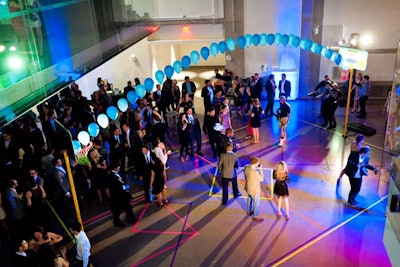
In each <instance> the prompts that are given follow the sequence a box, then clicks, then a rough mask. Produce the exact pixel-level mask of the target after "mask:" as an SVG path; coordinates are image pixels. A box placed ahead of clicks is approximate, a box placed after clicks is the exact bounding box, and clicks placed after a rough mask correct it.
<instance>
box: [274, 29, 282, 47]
mask: <svg viewBox="0 0 400 267" xmlns="http://www.w3.org/2000/svg"><path fill="white" fill-rule="evenodd" d="M281 38H282V34H280V33H279V32H278V33H275V44H277V45H278V44H280V43H281V41H282V40H281Z"/></svg>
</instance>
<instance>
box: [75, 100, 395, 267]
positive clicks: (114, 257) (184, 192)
mask: <svg viewBox="0 0 400 267" xmlns="http://www.w3.org/2000/svg"><path fill="white" fill-rule="evenodd" d="M195 104H196V108H197V109H198V110H197V111H198V113H199V114H201V113H202V111H201V108H200V107H201V106H202V99H201V98H199V97H197V98H196V103H195ZM290 104H291V106H292V112H291V119H290V124H289V126H288V141H287V144H286V145H285V146H283V147H279V146H278V141H279V128H278V124H277V120H276V119H275V118H265V120H264V121H263V122H262V126H261V129H260V136H261V137H260V141H261V143H260V144H258V145H255V144H251V143H250V142H249V140H248V139H245V136H246V135H247V124H246V122H245V121H243V120H242V118H240V117H237V116H236V113H235V112H234V111H233V124H234V126H235V127H234V128H235V129H236V131H235V137H236V139H235V140H236V142H237V143H240V145H241V147H240V149H239V150H238V151H237V155H238V156H239V157H240V162H241V165H242V166H245V165H246V164H247V163H248V162H249V157H250V156H258V157H260V158H261V162H262V164H263V166H264V168H265V169H266V171H265V172H264V178H265V179H264V182H263V184H262V195H263V197H262V200H261V204H260V215H261V217H263V218H264V221H263V222H254V221H253V220H252V219H251V217H249V216H247V215H246V192H245V190H244V188H243V185H244V180H243V173H242V172H240V175H239V189H240V192H241V193H242V197H240V198H239V199H237V200H235V199H233V198H232V196H230V199H229V201H228V205H227V206H222V205H221V186H220V184H219V183H218V179H214V172H215V167H216V164H217V160H214V159H213V158H212V153H211V150H210V148H209V145H208V142H207V140H206V137H205V136H203V139H204V143H203V149H202V151H203V152H204V156H202V157H200V156H196V157H195V158H194V159H193V160H189V161H186V162H184V163H181V162H180V161H179V155H178V154H177V153H176V151H177V149H178V145H177V140H176V126H174V125H173V124H170V126H171V127H170V131H169V134H168V138H167V139H168V140H167V142H166V143H167V146H168V147H169V148H170V149H171V150H172V151H173V154H172V155H171V156H170V157H169V166H170V168H169V169H168V170H167V175H168V183H167V184H168V189H167V190H168V196H169V201H170V203H169V205H168V206H165V207H163V208H159V207H158V206H157V204H156V202H154V203H152V204H150V205H149V204H146V203H144V202H143V192H142V191H141V188H140V187H139V186H136V185H134V186H133V190H134V191H133V192H132V193H133V196H134V201H133V209H134V212H135V214H136V216H137V217H138V219H139V222H138V223H136V224H135V225H133V226H129V227H126V228H122V229H121V228H116V227H113V226H112V221H111V216H110V214H109V212H107V211H105V212H104V213H103V214H101V216H98V217H97V218H96V219H89V218H88V214H90V213H91V212H90V211H89V210H86V211H85V209H83V211H82V212H83V216H84V217H85V221H86V224H85V229H86V231H87V233H88V236H89V238H90V240H91V243H92V255H93V258H94V260H95V262H96V263H97V265H98V266H175V267H180V266H231V267H232V266H392V265H393V264H391V263H390V260H389V258H388V256H387V254H386V251H385V247H384V245H383V242H382V239H383V230H384V225H385V212H386V202H387V201H386V197H387V187H388V182H387V172H386V170H385V169H386V168H387V164H388V163H387V162H386V161H387V158H390V155H388V153H387V152H384V151H383V149H382V147H383V140H384V127H385V126H384V121H383V116H382V107H383V104H384V101H372V100H370V101H369V102H368V107H367V112H368V115H367V117H366V118H365V119H357V118H356V114H350V121H354V122H361V123H364V124H366V125H369V126H372V127H374V128H376V130H377V133H376V134H375V135H374V136H371V137H368V136H367V137H366V144H367V145H369V146H370V147H371V153H370V154H371V160H370V163H371V164H372V165H374V166H377V167H378V168H379V169H381V172H380V173H379V174H378V175H375V174H373V173H371V172H370V175H369V176H368V177H365V178H364V179H363V184H362V188H361V192H360V195H359V197H358V201H359V202H360V204H359V207H358V208H354V207H350V206H348V205H347V204H346V199H347V195H348V192H349V181H348V178H347V177H346V176H345V177H344V178H343V179H342V182H341V183H340V185H339V186H337V185H336V179H337V177H338V175H339V173H340V171H341V169H342V168H343V167H344V166H345V164H346V161H347V157H348V154H349V149H350V143H351V142H352V141H353V140H354V138H355V136H356V133H354V132H349V133H348V135H347V138H343V121H344V113H345V109H344V108H341V107H340V108H338V110H337V119H338V126H337V128H336V130H335V131H330V130H326V129H325V128H322V127H320V126H319V125H320V124H321V119H320V118H318V103H317V102H314V103H313V102H312V100H309V101H300V100H299V101H293V102H290ZM313 104H314V105H315V106H313ZM277 105H278V103H277V102H275V106H276V108H277ZM263 107H265V103H264V102H263ZM279 160H284V161H286V162H287V163H288V166H289V172H290V180H291V182H290V184H289V191H290V198H289V201H290V210H291V218H290V220H289V221H286V220H285V219H283V218H281V219H277V217H276V216H275V214H276V211H277V209H276V198H274V197H272V195H271V186H272V184H271V182H272V181H271V179H270V175H271V172H270V171H269V170H270V169H271V168H273V167H274V165H275V164H276V162H277V161H279ZM382 160H383V161H382ZM230 190H231V189H230Z"/></svg>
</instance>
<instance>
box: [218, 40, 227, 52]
mask: <svg viewBox="0 0 400 267" xmlns="http://www.w3.org/2000/svg"><path fill="white" fill-rule="evenodd" d="M227 48H228V47H227V46H226V42H225V41H221V42H219V43H218V49H219V52H221V53H222V54H224V53H225V52H226V49H227Z"/></svg>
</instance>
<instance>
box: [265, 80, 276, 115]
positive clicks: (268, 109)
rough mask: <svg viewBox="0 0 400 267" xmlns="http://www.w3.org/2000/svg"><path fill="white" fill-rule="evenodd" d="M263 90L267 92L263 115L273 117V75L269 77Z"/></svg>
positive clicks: (274, 85)
mask: <svg viewBox="0 0 400 267" xmlns="http://www.w3.org/2000/svg"><path fill="white" fill-rule="evenodd" d="M265 89H266V90H267V100H268V102H267V107H266V108H265V114H266V115H267V116H272V115H274V99H275V89H276V84H275V76H274V75H273V74H271V75H269V79H268V81H267V83H266V84H265Z"/></svg>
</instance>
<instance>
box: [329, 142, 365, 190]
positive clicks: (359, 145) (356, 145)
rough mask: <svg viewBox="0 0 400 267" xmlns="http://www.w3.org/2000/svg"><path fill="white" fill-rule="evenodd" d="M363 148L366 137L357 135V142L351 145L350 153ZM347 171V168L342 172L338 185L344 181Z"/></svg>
mask: <svg viewBox="0 0 400 267" xmlns="http://www.w3.org/2000/svg"><path fill="white" fill-rule="evenodd" d="M363 146H364V135H362V134H359V135H357V137H356V140H354V141H353V142H352V143H351V146H350V153H351V152H357V151H359V150H360V149H361V148H362V147H363ZM345 171H346V168H344V169H343V170H342V171H341V172H340V175H339V178H338V179H337V182H336V183H337V184H340V179H342V177H343V175H344V174H345Z"/></svg>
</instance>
